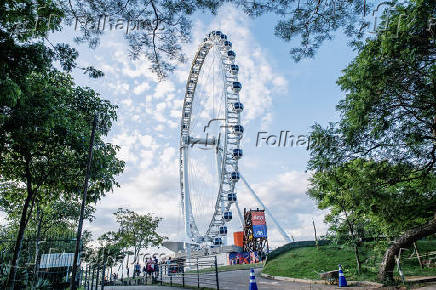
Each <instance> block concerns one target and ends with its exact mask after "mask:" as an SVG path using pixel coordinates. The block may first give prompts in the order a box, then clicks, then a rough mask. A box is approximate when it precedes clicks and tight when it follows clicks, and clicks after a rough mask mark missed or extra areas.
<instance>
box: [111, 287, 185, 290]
mask: <svg viewBox="0 0 436 290" xmlns="http://www.w3.org/2000/svg"><path fill="white" fill-rule="evenodd" d="M104 289H107V290H186V288H179V287H165V286H105V287H104Z"/></svg>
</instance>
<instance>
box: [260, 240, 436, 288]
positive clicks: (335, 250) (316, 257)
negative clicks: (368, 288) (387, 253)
mask: <svg viewBox="0 0 436 290" xmlns="http://www.w3.org/2000/svg"><path fill="white" fill-rule="evenodd" d="M417 245H418V248H419V251H420V254H421V255H422V254H426V253H429V252H432V251H434V249H435V247H436V241H435V240H424V241H419V242H418V243H417ZM375 246H376V244H375V243H373V242H369V243H366V244H365V245H364V246H362V248H361V250H362V251H361V254H362V261H364V263H363V265H362V271H361V273H360V274H358V272H357V269H356V266H355V262H354V253H353V248H352V247H349V246H338V245H327V246H321V247H320V248H319V250H317V249H316V247H314V246H312V247H302V248H295V249H290V250H289V251H288V252H285V253H283V254H281V255H280V256H278V257H277V258H275V259H273V260H270V261H268V263H267V264H266V265H265V267H264V269H263V271H262V272H263V273H265V274H269V275H273V276H284V277H292V278H301V279H315V280H319V279H320V277H319V273H321V272H324V271H332V270H337V267H338V264H341V265H342V266H343V268H344V272H345V277H346V278H347V280H353V281H376V280H377V270H378V265H379V263H380V261H381V259H382V257H383V252H384V249H385V248H378V249H377V248H375ZM412 253H413V247H412V248H409V249H407V250H404V252H403V253H402V258H401V266H402V267H401V268H402V270H403V271H404V274H405V275H407V276H432V275H434V268H427V267H426V268H424V269H421V268H420V266H419V262H418V259H417V258H416V256H413V257H411V258H409V257H410V255H411V254H412ZM395 277H396V278H398V273H397V271H396V273H395Z"/></svg>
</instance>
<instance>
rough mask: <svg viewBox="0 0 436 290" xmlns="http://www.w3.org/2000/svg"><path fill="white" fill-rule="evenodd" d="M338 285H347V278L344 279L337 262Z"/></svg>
mask: <svg viewBox="0 0 436 290" xmlns="http://www.w3.org/2000/svg"><path fill="white" fill-rule="evenodd" d="M339 287H347V279H345V276H344V272H343V271H342V266H341V265H340V264H339Z"/></svg>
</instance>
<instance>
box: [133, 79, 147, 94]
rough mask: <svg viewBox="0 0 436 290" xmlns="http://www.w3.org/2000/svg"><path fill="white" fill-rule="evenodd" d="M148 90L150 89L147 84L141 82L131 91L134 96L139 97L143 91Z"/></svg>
mask: <svg viewBox="0 0 436 290" xmlns="http://www.w3.org/2000/svg"><path fill="white" fill-rule="evenodd" d="M149 88H150V85H149V84H148V82H143V83H141V84H140V85H139V86H136V87H135V88H134V89H133V92H134V93H135V95H140V94H142V93H143V92H144V91H146V90H148V89H149Z"/></svg>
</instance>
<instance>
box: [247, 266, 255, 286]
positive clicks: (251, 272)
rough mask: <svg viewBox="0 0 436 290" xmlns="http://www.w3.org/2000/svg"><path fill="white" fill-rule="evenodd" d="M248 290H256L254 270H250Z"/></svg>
mask: <svg viewBox="0 0 436 290" xmlns="http://www.w3.org/2000/svg"><path fill="white" fill-rule="evenodd" d="M248 290H257V284H256V276H254V268H251V269H250V287H249V288H248Z"/></svg>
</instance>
